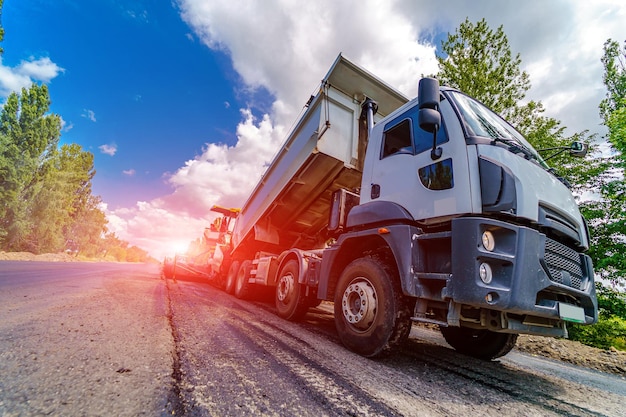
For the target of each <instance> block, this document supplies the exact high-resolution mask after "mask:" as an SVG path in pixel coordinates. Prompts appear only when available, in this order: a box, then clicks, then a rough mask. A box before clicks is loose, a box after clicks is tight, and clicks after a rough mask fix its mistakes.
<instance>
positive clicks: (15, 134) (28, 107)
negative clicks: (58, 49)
mask: <svg viewBox="0 0 626 417" xmlns="http://www.w3.org/2000/svg"><path fill="white" fill-rule="evenodd" d="M1 8H2V0H0V9H1ZM3 38H4V30H3V29H2V28H1V27H0V42H1V41H2V40H3ZM1 53H2V49H0V54H1ZM49 110H50V96H49V91H48V87H47V86H46V85H38V84H36V83H33V84H32V85H31V86H30V87H29V88H22V90H21V92H20V93H19V94H18V93H17V92H13V93H11V94H10V95H9V96H8V97H7V99H6V101H5V103H4V105H3V106H2V110H1V111H0V250H3V251H8V252H21V251H25V252H32V253H35V254H39V253H58V252H63V251H67V252H69V253H72V254H75V255H76V254H81V255H82V256H84V257H89V258H103V257H104V258H109V259H113V260H118V261H145V260H147V259H148V258H149V256H148V254H147V253H146V252H145V251H144V250H142V249H140V248H137V247H134V246H129V245H128V243H127V242H124V241H122V240H120V239H118V238H117V237H116V236H115V234H112V233H107V227H106V224H107V219H106V216H105V214H104V212H103V211H102V210H101V209H100V208H99V207H100V204H101V199H100V197H98V196H94V195H93V194H92V189H91V181H92V179H93V177H94V175H95V174H96V171H95V169H94V156H93V154H92V153H91V152H87V151H85V150H83V149H82V148H81V147H80V146H79V145H77V144H63V145H61V146H59V139H60V136H61V118H60V117H59V116H58V115H56V114H51V113H49Z"/></svg>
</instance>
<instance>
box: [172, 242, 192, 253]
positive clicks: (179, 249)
mask: <svg viewBox="0 0 626 417" xmlns="http://www.w3.org/2000/svg"><path fill="white" fill-rule="evenodd" d="M188 247H189V242H187V241H182V240H178V241H174V242H171V243H170V245H169V248H170V252H171V254H172V255H174V254H183V253H185V252H187V249H188Z"/></svg>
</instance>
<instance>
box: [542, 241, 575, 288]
mask: <svg viewBox="0 0 626 417" xmlns="http://www.w3.org/2000/svg"><path fill="white" fill-rule="evenodd" d="M545 261H546V264H547V265H548V271H549V272H550V280H551V281H552V282H556V283H558V284H564V285H568V286H570V287H572V288H576V289H577V290H580V289H581V288H582V283H583V277H584V274H583V269H582V265H581V261H580V255H579V254H578V252H576V251H575V250H574V249H571V248H569V247H567V246H565V245H562V244H560V243H558V242H556V241H554V240H552V239H549V238H546V253H545ZM561 271H565V272H567V273H569V275H570V277H571V282H563V275H562V274H561Z"/></svg>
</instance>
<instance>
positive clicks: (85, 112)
mask: <svg viewBox="0 0 626 417" xmlns="http://www.w3.org/2000/svg"><path fill="white" fill-rule="evenodd" d="M81 117H84V118H85V119H89V120H91V121H92V122H95V121H96V113H94V111H93V110H89V109H83V114H81Z"/></svg>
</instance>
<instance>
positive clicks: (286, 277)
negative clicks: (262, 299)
mask: <svg viewBox="0 0 626 417" xmlns="http://www.w3.org/2000/svg"><path fill="white" fill-rule="evenodd" d="M299 272H300V268H299V267H298V262H297V261H295V260H293V259H292V260H290V261H288V262H287V263H286V264H285V266H283V267H282V269H281V270H280V273H279V274H278V282H277V283H276V292H275V296H274V301H275V302H276V310H277V313H278V315H279V316H280V317H282V318H284V319H286V320H292V321H293V320H298V319H300V318H302V317H303V316H304V315H305V314H306V312H307V310H308V302H307V301H308V300H307V299H305V298H304V288H303V287H304V286H303V285H302V284H300V283H298V274H299Z"/></svg>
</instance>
